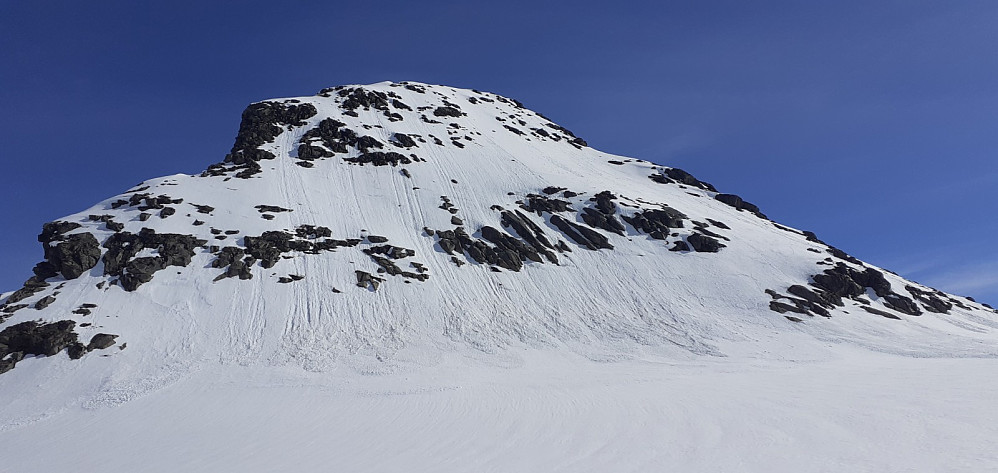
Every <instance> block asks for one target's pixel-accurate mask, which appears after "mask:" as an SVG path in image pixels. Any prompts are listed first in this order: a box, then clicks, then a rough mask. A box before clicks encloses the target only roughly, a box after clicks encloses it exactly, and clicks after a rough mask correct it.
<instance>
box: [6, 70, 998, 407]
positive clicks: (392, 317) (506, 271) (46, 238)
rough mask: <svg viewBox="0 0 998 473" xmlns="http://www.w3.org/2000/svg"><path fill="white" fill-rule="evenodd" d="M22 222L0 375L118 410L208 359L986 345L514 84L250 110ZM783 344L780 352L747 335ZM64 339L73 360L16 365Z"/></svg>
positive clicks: (326, 98)
mask: <svg viewBox="0 0 998 473" xmlns="http://www.w3.org/2000/svg"><path fill="white" fill-rule="evenodd" d="M39 240H40V241H42V244H43V247H44V250H45V251H44V258H45V261H44V262H43V263H40V264H39V265H38V266H36V267H35V276H33V277H32V278H31V279H29V281H28V282H27V283H26V285H25V287H24V288H22V289H20V290H18V291H16V292H14V293H7V294H4V295H3V297H4V299H0V300H3V301H4V304H3V306H2V308H0V314H2V315H0V321H2V325H0V327H2V328H3V329H4V334H5V335H0V338H2V339H0V348H2V349H3V350H4V353H3V358H2V359H0V363H3V365H2V366H0V367H2V368H4V369H5V370H6V369H10V368H12V367H14V364H17V367H16V368H15V370H22V369H30V370H33V371H32V372H34V373H37V374H36V375H34V376H36V377H37V378H36V379H37V380H44V381H38V382H37V383H35V384H33V385H32V386H35V387H20V388H16V390H20V389H24V390H27V391H31V392H32V393H33V394H32V395H33V396H34V397H31V396H24V393H26V392H27V391H25V392H24V393H20V394H19V395H18V396H17V397H18V398H20V399H21V400H19V401H17V402H20V403H29V404H30V403H40V404H39V405H42V404H44V402H45V400H46V395H45V394H44V393H43V391H35V389H36V388H37V389H40V390H46V389H49V388H52V390H51V391H52V392H54V391H57V389H56V388H58V387H59V386H66V385H72V386H74V389H76V390H78V391H79V392H80V393H81V394H80V396H81V399H85V401H82V402H86V403H95V404H98V405H99V404H105V403H112V404H113V403H116V402H120V401H121V400H125V399H128V398H130V397H131V396H133V395H134V394H135V393H137V392H140V391H142V390H146V389H152V388H153V387H155V386H156V385H157V383H159V382H160V381H162V380H166V379H170V378H171V377H173V376H177V373H182V372H185V371H189V370H194V369H198V368H200V367H203V366H205V365H206V364H211V365H214V364H217V363H219V362H221V363H232V364H240V365H258V364H264V365H287V364H290V365H295V366H301V367H304V368H306V369H308V370H316V371H325V370H329V369H333V368H335V367H339V366H346V367H352V368H354V369H356V370H359V371H361V372H394V371H398V370H404V369H407V367H411V366H423V365H434V364H436V363H438V362H439V360H440V359H441V357H442V356H444V355H443V354H445V353H451V352H459V353H464V354H466V355H468V356H472V357H476V358H478V357H480V356H483V354H484V356H486V357H489V356H494V357H495V359H497V360H498V359H507V357H510V356H513V357H514V358H515V356H514V355H511V353H515V352H516V350H518V349H521V348H540V349H554V348H557V349H564V350H570V351H573V352H576V353H578V354H581V355H583V356H585V357H588V358H591V359H594V360H617V359H623V358H634V357H641V356H645V355H649V354H666V355H668V356H674V357H675V356H679V357H685V356H688V355H690V354H710V355H731V354H744V353H746V352H750V353H754V354H755V355H754V356H766V357H776V358H784V357H788V358H795V359H796V358H800V357H803V358H808V357H812V356H818V355H816V354H817V353H821V352H822V350H823V349H822V348H821V347H822V346H823V345H825V344H827V342H828V341H843V342H849V343H852V344H858V345H861V346H863V347H867V348H869V349H873V350H879V351H886V352H892V353H903V354H912V355H918V356H936V355H939V356H943V355H958V356H993V355H995V354H996V353H998V343H996V340H998V338H996V335H995V334H996V332H995V330H996V328H998V316H996V314H995V313H994V311H993V310H992V309H990V308H988V307H985V306H982V305H980V304H977V303H975V302H973V301H971V300H969V299H967V298H962V297H957V296H952V295H948V294H944V293H941V292H938V291H935V290H933V289H931V288H927V287H924V286H921V285H919V284H917V283H913V282H910V281H905V280H903V279H902V278H900V277H897V276H895V275H893V274H891V273H889V272H885V271H882V270H880V269H878V268H874V267H872V266H870V265H867V264H865V263H862V262H860V261H858V260H856V259H854V258H852V257H850V256H848V255H846V254H845V253H843V252H841V251H839V250H837V249H835V248H832V247H829V246H827V245H826V244H824V243H823V242H821V241H820V240H818V238H817V237H816V236H814V235H813V234H810V233H808V232H802V231H798V230H795V229H791V228H788V227H784V226H782V225H779V224H777V223H774V222H772V221H770V220H768V219H767V218H766V217H765V215H764V214H762V212H761V211H760V210H759V209H758V208H756V207H755V206H754V205H752V204H750V203H748V202H745V201H743V200H742V199H741V198H739V197H738V196H733V195H730V194H723V193H719V192H718V191H717V189H714V188H713V186H711V185H710V184H708V183H706V182H703V181H700V180H698V179H696V178H694V177H693V176H690V175H689V174H687V173H685V172H683V171H681V170H679V169H674V168H666V167H662V166H658V165H655V164H652V163H650V162H647V161H643V160H640V159H631V158H624V157H619V156H614V155H610V154H606V153H603V152H600V151H597V150H594V149H592V148H589V147H588V146H587V145H586V143H585V141H583V140H582V139H580V138H578V137H576V136H574V135H573V134H572V133H571V132H570V131H568V130H566V129H565V128H563V127H560V126H558V125H557V124H554V123H552V122H551V121H549V120H548V119H546V118H545V117H543V116H541V115H539V114H537V113H535V112H532V111H530V110H528V109H526V108H524V107H523V106H522V105H520V104H519V103H518V102H516V101H515V100H511V99H507V98H504V97H501V96H498V95H494V94H490V93H484V92H478V91H473V90H463V89H455V88H450V87H443V86H431V85H426V84H417V83H388V82H385V83H378V84H372V85H365V86H347V87H336V88H331V89H324V90H323V91H321V92H320V93H319V94H318V95H316V96H310V97H297V98H291V99H278V100H268V101H264V102H259V103H256V104H253V105H251V106H250V107H249V108H247V110H246V112H244V114H243V121H242V124H241V126H240V131H239V135H238V136H237V138H236V143H235V146H234V147H233V150H232V152H231V153H230V154H229V155H228V156H226V157H225V159H224V160H223V162H221V163H219V164H215V165H212V166H210V167H209V168H208V169H207V170H206V171H205V172H204V173H203V174H201V175H197V176H189V175H182V174H178V175H173V176H167V177H163V178H158V179H151V180H148V181H146V182H143V183H141V184H140V185H139V186H137V187H136V188H134V189H131V190H128V191H126V192H125V193H123V194H120V195H118V196H115V197H112V198H110V199H108V200H106V201H104V202H101V203H98V204H97V205H94V206H93V207H91V208H89V209H87V210H85V211H83V212H80V213H78V214H74V215H70V216H67V217H66V218H64V219H61V220H60V221H59V222H54V223H52V224H50V225H47V226H46V228H45V229H44V232H43V234H42V235H41V236H40V237H39ZM38 321H40V323H39V322H38ZM58 321H70V322H71V323H68V322H63V323H62V325H59V326H56V325H53V324H52V323H54V322H58ZM788 337H792V338H793V339H794V340H795V342H794V343H793V344H792V346H793V347H794V348H793V349H792V351H787V350H773V349H771V346H770V345H767V344H768V343H769V342H770V341H772V340H787V339H788ZM781 346H783V345H781ZM64 348H65V349H67V350H68V353H69V355H70V357H72V358H80V357H82V358H83V360H80V361H73V360H70V359H69V358H70V357H65V356H58V357H52V358H48V359H43V360H33V359H30V358H31V355H41V356H44V355H53V354H55V353H58V352H59V351H61V350H63V349H64ZM126 348H127V349H126ZM22 358H27V359H24V360H23V361H22ZM18 362H20V363H18ZM22 365H24V367H22ZM24 376H27V375H24ZM0 379H2V378H0ZM139 380H143V381H139ZM2 384H4V383H3V382H0V385H2ZM12 389H15V388H13V387H10V386H5V387H4V390H5V391H8V390H12ZM10 392H11V393H13V391H10ZM21 407H23V406H21ZM29 410H30V409H29ZM12 412H13V411H12Z"/></svg>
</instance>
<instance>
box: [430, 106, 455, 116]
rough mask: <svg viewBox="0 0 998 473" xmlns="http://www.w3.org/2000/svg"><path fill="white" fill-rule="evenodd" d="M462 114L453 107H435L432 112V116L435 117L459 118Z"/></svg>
mask: <svg viewBox="0 0 998 473" xmlns="http://www.w3.org/2000/svg"><path fill="white" fill-rule="evenodd" d="M461 115H462V113H461V111H460V110H458V109H456V108H454V107H437V108H436V109H435V110H433V116H435V117H455V118H459V117H461Z"/></svg>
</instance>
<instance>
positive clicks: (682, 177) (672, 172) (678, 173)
mask: <svg viewBox="0 0 998 473" xmlns="http://www.w3.org/2000/svg"><path fill="white" fill-rule="evenodd" d="M662 174H664V175H665V176H667V177H668V178H670V179H673V180H675V181H677V182H679V183H682V184H686V185H688V186H694V187H699V188H701V189H704V190H708V191H711V192H717V189H715V188H714V186H712V185H710V184H709V183H707V182H704V181H701V180H699V179H697V178H695V177H693V175H692V174H690V173H688V172H686V171H683V170H682V169H679V168H665V169H663V170H662ZM652 179H654V176H653V177H652Z"/></svg>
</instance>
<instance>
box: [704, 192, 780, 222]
mask: <svg viewBox="0 0 998 473" xmlns="http://www.w3.org/2000/svg"><path fill="white" fill-rule="evenodd" d="M714 199H716V200H717V201H719V202H723V203H725V204H728V205H730V206H732V207H734V208H736V209H738V210H745V211H748V212H751V213H753V214H755V215H756V216H757V217H759V218H766V219H768V217H766V215H765V214H763V213H762V212H760V211H759V207H758V206H756V205H755V204H753V203H750V202H746V201H745V200H743V199H742V198H741V197H739V196H737V195H735V194H717V195H715V196H714Z"/></svg>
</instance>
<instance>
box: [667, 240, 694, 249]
mask: <svg viewBox="0 0 998 473" xmlns="http://www.w3.org/2000/svg"><path fill="white" fill-rule="evenodd" d="M669 251H690V245H688V244H686V242H685V241H683V240H679V241H677V242H676V244H675V245H673V246H672V248H669Z"/></svg>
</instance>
